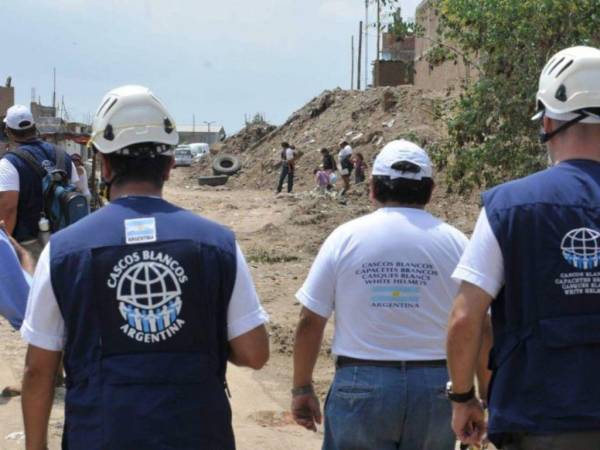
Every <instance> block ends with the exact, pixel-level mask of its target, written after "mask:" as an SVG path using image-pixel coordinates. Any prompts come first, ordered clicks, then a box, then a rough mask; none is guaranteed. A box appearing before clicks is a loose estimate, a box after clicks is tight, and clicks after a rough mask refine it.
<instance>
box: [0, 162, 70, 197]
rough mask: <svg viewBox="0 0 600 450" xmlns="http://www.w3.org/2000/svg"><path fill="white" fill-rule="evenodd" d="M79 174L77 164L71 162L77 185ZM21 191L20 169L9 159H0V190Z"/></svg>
mask: <svg viewBox="0 0 600 450" xmlns="http://www.w3.org/2000/svg"><path fill="white" fill-rule="evenodd" d="M78 181H79V175H78V174H77V169H76V168H75V165H74V164H73V163H71V184H74V185H77V182H78ZM6 191H15V192H19V191H20V188H19V171H18V170H17V168H16V167H15V166H14V165H13V163H11V162H10V161H9V160H8V159H6V158H2V159H0V192H6Z"/></svg>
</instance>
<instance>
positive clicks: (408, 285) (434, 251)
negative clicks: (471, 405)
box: [292, 140, 467, 450]
mask: <svg viewBox="0 0 600 450" xmlns="http://www.w3.org/2000/svg"><path fill="white" fill-rule="evenodd" d="M432 172H433V171H432V165H431V161H430V159H429V157H428V156H427V154H426V153H425V151H424V150H422V149H421V148H419V147H418V146H417V145H415V144H413V143H411V142H407V141H404V140H401V141H393V142H390V143H389V144H388V145H386V146H385V147H384V148H383V150H382V151H381V152H380V153H379V155H378V156H377V159H376V160H375V164H374V166H373V171H372V179H371V200H372V201H373V203H374V205H375V206H376V208H377V210H376V211H375V212H373V213H372V214H369V215H366V216H363V217H360V218H358V219H356V220H353V221H351V222H348V223H346V224H344V225H342V226H341V227H339V228H338V229H336V230H335V231H334V232H333V233H332V234H331V235H330V236H329V237H328V238H327V240H326V241H325V243H324V244H323V246H322V247H321V250H320V251H319V254H318V256H317V258H316V260H315V262H314V264H313V266H312V268H311V270H310V273H309V275H308V278H307V280H306V281H305V283H304V285H303V286H302V288H301V289H300V290H299V291H298V293H297V295H296V296H297V298H298V300H299V301H300V302H301V303H302V305H303V308H302V312H301V314H300V322H299V324H298V328H297V331H296V341H295V346H294V380H293V383H294V387H293V390H292V395H293V400H292V413H293V415H294V418H295V420H296V422H297V423H298V424H300V425H302V426H304V427H306V428H308V429H313V430H315V429H316V424H318V423H321V412H320V407H319V401H318V399H317V397H316V395H315V392H314V389H313V384H312V374H313V369H314V366H315V363H316V360H317V356H318V354H319V348H320V346H321V341H322V338H323V330H324V328H325V324H326V323H327V320H328V318H329V317H330V316H331V315H332V313H334V312H335V333H334V340H333V347H332V353H333V354H334V355H335V356H336V358H337V359H336V373H335V378H334V380H333V384H332V386H331V389H330V392H329V395H328V398H327V402H326V405H325V442H324V445H323V449H324V450H348V449H361V450H388V449H389V450H392V449H402V450H452V449H453V448H454V436H453V434H452V430H451V428H450V417H451V406H450V403H449V402H448V400H447V399H446V398H445V395H444V392H445V386H446V382H447V380H448V374H447V369H446V353H445V348H444V344H445V336H446V324H447V321H448V315H449V312H450V309H451V306H452V299H453V297H454V295H455V294H456V292H457V290H458V283H456V282H454V281H453V280H452V279H451V277H450V275H451V273H452V271H453V270H454V268H455V267H456V264H457V263H458V260H459V258H460V255H461V254H462V252H463V250H464V248H465V246H466V244H467V238H466V237H465V236H464V235H463V234H462V233H461V232H460V231H458V230H456V229H455V228H453V227H451V226H450V225H448V224H446V223H444V222H443V221H441V220H440V219H438V218H436V217H434V216H432V215H431V214H429V213H428V212H426V211H425V210H424V209H425V205H426V204H427V203H428V202H429V201H430V199H431V194H432V192H433V188H434V182H433V178H432Z"/></svg>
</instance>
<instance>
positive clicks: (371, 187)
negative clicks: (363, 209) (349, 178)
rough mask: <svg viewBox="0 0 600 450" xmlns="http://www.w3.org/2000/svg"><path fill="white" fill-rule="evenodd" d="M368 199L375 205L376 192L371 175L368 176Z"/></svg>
mask: <svg viewBox="0 0 600 450" xmlns="http://www.w3.org/2000/svg"><path fill="white" fill-rule="evenodd" d="M369 200H371V203H372V204H373V205H377V203H378V202H377V193H376V192H375V182H374V181H373V177H372V176H371V177H369Z"/></svg>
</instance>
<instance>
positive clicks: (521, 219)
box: [448, 47, 600, 450]
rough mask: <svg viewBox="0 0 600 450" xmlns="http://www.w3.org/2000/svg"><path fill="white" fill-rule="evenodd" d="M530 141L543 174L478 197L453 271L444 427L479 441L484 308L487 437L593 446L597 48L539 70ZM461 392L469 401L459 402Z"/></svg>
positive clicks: (523, 448)
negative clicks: (545, 158)
mask: <svg viewBox="0 0 600 450" xmlns="http://www.w3.org/2000/svg"><path fill="white" fill-rule="evenodd" d="M536 101H537V107H538V114H536V116H535V117H534V119H536V120H540V119H543V121H542V123H541V125H542V127H543V129H542V133H541V135H540V137H541V140H542V142H543V143H547V147H548V153H549V156H550V160H551V161H552V167H551V168H549V169H547V170H544V171H541V172H538V173H535V174H533V175H530V176H528V177H525V178H522V179H519V180H515V181H511V182H509V183H505V184H502V185H500V186H497V187H495V188H494V189H492V190H490V191H488V192H486V193H485V194H484V195H483V206H484V207H483V209H482V211H481V214H480V216H479V220H478V222H477V225H476V227H475V231H474V232H473V237H472V239H471V242H470V244H469V246H468V248H467V250H466V252H465V254H464V256H463V257H462V259H461V262H460V265H459V266H458V267H457V269H456V272H455V273H454V276H455V277H456V278H457V279H459V280H461V281H462V285H461V288H460V292H459V294H458V296H457V298H456V301H455V305H454V309H453V312H452V318H451V321H450V325H449V331H448V364H449V369H450V375H451V378H452V389H451V390H452V391H453V392H454V394H455V395H462V396H463V400H465V399H467V401H466V402H465V401H463V402H462V403H454V405H453V406H454V415H453V429H454V431H455V432H456V434H457V435H458V437H459V438H460V439H461V440H462V441H464V442H467V443H471V444H477V443H479V442H480V441H481V440H482V438H483V437H484V435H485V433H486V428H487V424H486V423H485V415H484V412H483V408H482V405H481V403H480V401H479V400H478V399H477V398H475V395H474V390H473V373H474V370H473V367H474V361H475V360H476V358H477V354H478V352H479V350H478V349H479V346H480V344H481V339H480V337H481V329H482V324H483V322H484V321H485V320H486V318H487V315H488V309H489V308H490V305H491V310H492V314H491V318H492V325H493V329H494V349H493V352H492V354H491V358H490V365H491V368H492V371H493V378H492V383H491V386H490V389H489V398H488V405H489V430H487V432H488V435H489V437H490V439H491V440H492V442H494V444H496V445H497V446H498V447H500V446H501V447H502V448H503V449H507V450H533V449H544V450H563V449H564V450H566V449H575V448H577V449H598V448H600V408H599V407H598V404H599V401H600V384H599V383H598V373H599V372H600V301H599V299H600V50H599V49H596V48H592V47H572V48H568V49H565V50H563V51H561V52H559V53H557V54H556V55H554V56H553V57H552V58H551V59H550V60H549V61H548V63H547V64H546V66H545V67H544V69H543V70H542V73H541V76H540V81H539V90H538V94H537V99H536ZM469 397H470V398H469Z"/></svg>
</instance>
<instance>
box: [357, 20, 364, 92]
mask: <svg viewBox="0 0 600 450" xmlns="http://www.w3.org/2000/svg"><path fill="white" fill-rule="evenodd" d="M362 30H363V23H362V20H361V21H360V24H359V26H358V76H357V77H356V89H358V90H359V91H360V67H361V65H362V59H361V57H362V37H363V34H362Z"/></svg>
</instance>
